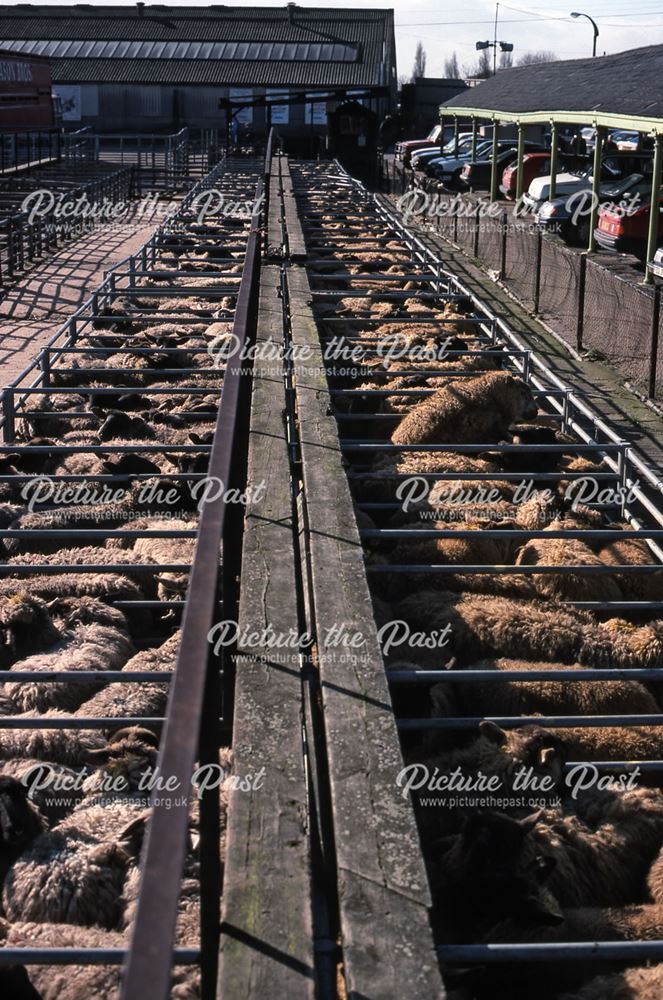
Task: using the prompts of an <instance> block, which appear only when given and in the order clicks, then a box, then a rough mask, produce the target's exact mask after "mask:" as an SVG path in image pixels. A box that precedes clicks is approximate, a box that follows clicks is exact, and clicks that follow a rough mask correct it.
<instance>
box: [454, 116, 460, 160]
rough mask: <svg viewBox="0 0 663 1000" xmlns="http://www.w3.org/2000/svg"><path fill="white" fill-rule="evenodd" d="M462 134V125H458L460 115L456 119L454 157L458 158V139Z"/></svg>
mask: <svg viewBox="0 0 663 1000" xmlns="http://www.w3.org/2000/svg"><path fill="white" fill-rule="evenodd" d="M459 134H460V125H459V124H458V115H456V117H455V119H454V156H458V139H459Z"/></svg>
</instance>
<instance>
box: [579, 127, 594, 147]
mask: <svg viewBox="0 0 663 1000" xmlns="http://www.w3.org/2000/svg"><path fill="white" fill-rule="evenodd" d="M580 135H581V136H582V137H583V139H584V140H585V146H586V147H587V152H588V153H591V152H592V151H593V149H594V146H595V145H596V129H595V128H590V127H589V126H587V127H586V128H581V129H580Z"/></svg>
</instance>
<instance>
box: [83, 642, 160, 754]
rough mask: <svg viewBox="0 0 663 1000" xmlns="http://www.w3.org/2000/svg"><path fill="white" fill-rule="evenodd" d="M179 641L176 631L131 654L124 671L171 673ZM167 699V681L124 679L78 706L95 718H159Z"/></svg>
mask: <svg viewBox="0 0 663 1000" xmlns="http://www.w3.org/2000/svg"><path fill="white" fill-rule="evenodd" d="M179 644H180V633H179V632H176V633H175V635H173V636H171V637H170V638H169V639H167V640H166V642H164V643H162V645H161V646H158V647H156V648H154V649H143V650H141V651H140V652H138V653H136V654H135V656H132V657H131V659H130V660H127V662H126V663H125V664H124V667H123V668H122V669H123V670H126V671H130V672H132V673H135V672H137V671H150V672H151V671H162V672H163V673H171V672H172V671H173V670H174V669H175V661H176V658H177V652H178V650H179ZM167 700H168V684H167V683H164V684H161V683H159V682H158V681H149V682H147V683H141V684H131V683H127V684H123V683H121V682H119V683H115V684H108V685H107V686H106V687H104V688H102V690H101V691H98V692H97V693H96V694H95V695H93V696H92V697H91V698H89V699H88V700H87V701H86V702H84V703H83V704H82V705H81V706H80V707H79V709H78V711H79V714H80V715H82V716H87V717H92V718H95V717H96V718H113V717H117V718H118V719H121V718H122V717H123V716H131V717H133V718H139V717H141V716H145V717H157V718H158V717H160V716H162V715H163V714H164V713H165V709H166V702H167ZM86 759H88V760H94V759H95V751H94V750H92V751H90V752H88V753H87V754H86Z"/></svg>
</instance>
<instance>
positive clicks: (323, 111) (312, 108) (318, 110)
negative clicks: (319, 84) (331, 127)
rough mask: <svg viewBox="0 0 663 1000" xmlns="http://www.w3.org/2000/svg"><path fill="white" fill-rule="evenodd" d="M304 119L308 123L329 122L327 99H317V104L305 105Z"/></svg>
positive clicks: (323, 123)
mask: <svg viewBox="0 0 663 1000" xmlns="http://www.w3.org/2000/svg"><path fill="white" fill-rule="evenodd" d="M304 121H305V122H306V124H307V125H326V124H327V104H326V102H325V101H316V103H315V104H305V105H304Z"/></svg>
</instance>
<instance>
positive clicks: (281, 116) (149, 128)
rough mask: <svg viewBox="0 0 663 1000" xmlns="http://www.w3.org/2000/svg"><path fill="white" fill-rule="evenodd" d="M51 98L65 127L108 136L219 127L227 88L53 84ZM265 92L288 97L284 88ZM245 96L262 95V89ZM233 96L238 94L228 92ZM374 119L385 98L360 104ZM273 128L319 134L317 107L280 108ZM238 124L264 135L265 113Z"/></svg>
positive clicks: (257, 111) (243, 116) (246, 114)
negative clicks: (61, 108) (61, 110)
mask: <svg viewBox="0 0 663 1000" xmlns="http://www.w3.org/2000/svg"><path fill="white" fill-rule="evenodd" d="M53 90H54V92H55V93H58V94H60V95H61V96H63V97H64V98H65V102H66V104H67V106H68V108H69V111H68V112H65V115H64V118H65V124H66V125H67V127H69V128H76V127H82V126H84V125H89V126H90V127H91V128H92V129H94V130H95V131H98V132H101V133H106V134H108V133H113V132H123V133H126V132H173V131H177V130H178V129H180V128H183V127H184V126H189V127H191V128H206V129H211V128H220V129H223V128H225V112H224V111H223V110H221V109H220V108H219V101H220V100H221V98H228V96H229V89H228V88H227V87H162V86H154V85H151V86H144V87H135V86H131V87H130V86H122V85H115V84H99V85H97V84H86V85H62V84H60V85H56V86H55V87H54V88H53ZM267 90H268V91H269V92H270V93H288V91H287V90H285V89H280V90H279V91H273V90H271V91H270V88H267ZM247 92H248V93H253V94H256V95H262V94H264V93H265V88H264V87H256V88H253V89H252V90H251V91H247ZM230 93H232V96H233V97H239V96H240V95H239V94H238V93H237V92H236V91H230ZM364 103H366V104H367V105H368V107H369V108H370V109H371V110H372V111H375V112H376V113H377V114H378V115H379V116H383V115H384V114H386V112H387V107H388V101H387V100H386V99H378V100H370V101H365V102H364ZM334 106H335V105H334V104H333V102H332V103H330V109H332V108H333V107H334ZM272 117H273V124H274V126H275V127H276V128H278V130H279V132H280V133H281V134H283V135H284V136H288V135H290V136H293V135H295V134H299V135H306V134H321V133H325V132H326V119H325V115H324V111H323V107H322V106H320V107H319V108H318V110H317V111H316V112H315V113H313V114H312V112H311V110H310V105H305V104H291V105H281V106H280V108H279V109H278V110H273V115H272ZM240 121H246V122H247V123H248V124H249V125H250V127H251V129H252V130H253V131H254V132H255V133H256V134H262V133H264V132H266V130H267V114H266V109H265V108H260V107H257V108H245V109H243V110H242V111H241V112H240Z"/></svg>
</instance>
